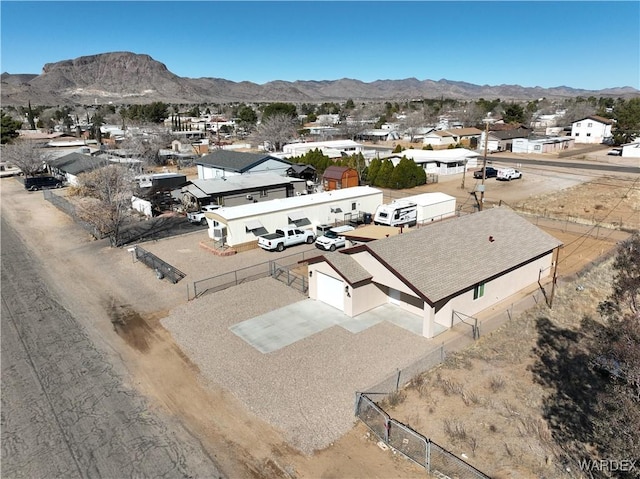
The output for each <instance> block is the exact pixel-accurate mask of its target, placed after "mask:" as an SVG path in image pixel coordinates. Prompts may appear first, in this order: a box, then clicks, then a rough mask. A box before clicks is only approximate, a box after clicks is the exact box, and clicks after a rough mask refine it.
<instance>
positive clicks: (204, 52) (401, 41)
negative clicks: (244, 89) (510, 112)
mask: <svg viewBox="0 0 640 479" xmlns="http://www.w3.org/2000/svg"><path fill="white" fill-rule="evenodd" d="M0 9H1V15H2V17H1V27H2V33H1V53H2V57H1V60H0V65H1V67H0V70H1V71H2V72H9V73H41V71H42V67H43V66H44V65H45V64H46V63H53V62H58V61H61V60H68V59H73V58H77V57H80V56H84V55H93V54H97V53H106V52H113V51H130V52H134V53H144V54H148V55H150V56H151V57H152V58H154V59H155V60H157V61H159V62H162V63H164V64H165V65H166V66H167V68H168V69H169V70H170V71H171V72H173V73H175V74H176V75H179V76H183V77H190V78H198V77H215V78H224V79H227V80H231V81H235V82H239V81H251V82H254V83H259V84H263V83H266V82H268V81H272V80H286V81H295V80H318V81H320V80H337V79H340V78H353V79H357V80H362V81H365V82H371V81H375V80H379V79H394V80H395V79H404V78H411V77H413V78H417V79H419V80H427V79H428V80H440V79H447V80H452V81H464V82H468V83H474V84H479V85H484V84H488V85H502V84H518V85H522V86H526V87H534V86H541V87H544V88H549V87H555V86H561V85H565V86H570V87H573V88H584V89H590V90H591V89H593V90H598V89H603V88H610V87H620V86H632V87H634V88H639V89H640V64H639V63H640V2H638V1H635V0H634V1H623V2H583V1H568V2H556V1H538V2H526V1H510V2H498V1H495V2H481V1H470V2H457V1H448V2H437V1H410V2H396V1H356V2H342V1H287V2H271V1H258V2H249V1H233V2H231V1H227V2H222V1H197V2H177V1H163V2H125V1H118V2H103V1H92V2H81V1H68V2H55V1H42V2H24V1H7V0H2V2H1V3H0Z"/></svg>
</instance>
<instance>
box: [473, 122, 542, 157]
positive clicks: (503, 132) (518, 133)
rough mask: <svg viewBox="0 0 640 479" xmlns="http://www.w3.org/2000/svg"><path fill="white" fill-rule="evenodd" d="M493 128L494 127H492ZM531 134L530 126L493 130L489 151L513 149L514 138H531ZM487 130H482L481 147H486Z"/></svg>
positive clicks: (489, 136)
mask: <svg viewBox="0 0 640 479" xmlns="http://www.w3.org/2000/svg"><path fill="white" fill-rule="evenodd" d="M492 128H493V127H492ZM530 134H531V129H530V128H525V127H519V128H512V129H500V130H491V131H489V135H488V138H489V140H488V144H487V151H491V152H496V151H511V150H512V149H513V140H514V139H516V138H529V135H530ZM484 138H485V132H482V136H481V139H480V148H482V149H483V148H484V147H485V146H484V141H485V140H484Z"/></svg>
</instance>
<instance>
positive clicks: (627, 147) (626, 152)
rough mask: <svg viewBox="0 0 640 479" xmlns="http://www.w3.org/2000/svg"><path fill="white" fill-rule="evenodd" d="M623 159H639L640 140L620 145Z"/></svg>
mask: <svg viewBox="0 0 640 479" xmlns="http://www.w3.org/2000/svg"><path fill="white" fill-rule="evenodd" d="M621 156H622V157H623V158H640V140H636V141H635V142H633V143H626V144H624V145H622V155H621Z"/></svg>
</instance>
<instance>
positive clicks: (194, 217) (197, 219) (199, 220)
mask: <svg viewBox="0 0 640 479" xmlns="http://www.w3.org/2000/svg"><path fill="white" fill-rule="evenodd" d="M218 208H220V205H206V206H203V207H202V209H201V210H200V211H195V212H193V213H187V221H189V223H191V224H196V225H206V224H207V218H206V217H205V215H204V214H205V213H210V212H212V211H215V210H217V209H218Z"/></svg>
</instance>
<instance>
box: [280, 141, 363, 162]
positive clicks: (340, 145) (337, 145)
mask: <svg viewBox="0 0 640 479" xmlns="http://www.w3.org/2000/svg"><path fill="white" fill-rule="evenodd" d="M363 149H364V145H361V144H360V143H357V142H355V141H353V140H328V141H312V142H306V143H289V144H286V145H284V146H283V147H282V153H283V155H284V156H285V157H287V158H292V157H293V158H295V157H297V156H303V155H305V154H306V153H308V152H309V151H312V150H320V151H321V152H322V154H323V155H325V156H328V157H329V158H341V157H342V156H344V155H354V154H356V153H361V152H362V151H363Z"/></svg>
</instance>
